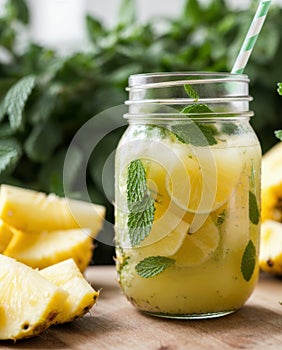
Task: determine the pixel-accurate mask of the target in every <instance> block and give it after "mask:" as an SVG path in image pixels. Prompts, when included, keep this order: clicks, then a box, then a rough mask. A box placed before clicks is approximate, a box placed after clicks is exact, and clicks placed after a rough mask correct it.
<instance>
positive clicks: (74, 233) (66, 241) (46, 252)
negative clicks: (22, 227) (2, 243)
mask: <svg viewBox="0 0 282 350" xmlns="http://www.w3.org/2000/svg"><path fill="white" fill-rule="evenodd" d="M92 252H93V242H92V237H91V235H90V231H88V230H86V229H85V230H82V229H74V230H65V231H52V232H47V231H44V232H40V233H29V234H26V233H23V232H21V231H16V230H14V235H13V238H12V239H11V241H10V243H9V244H8V246H7V248H6V249H5V250H4V252H3V254H4V255H7V256H10V257H12V258H15V259H17V260H18V261H21V262H23V263H25V264H27V265H29V266H31V267H33V268H39V269H43V268H45V267H47V266H50V265H53V264H56V263H58V262H60V261H63V260H66V259H69V258H73V259H74V260H75V262H76V264H77V265H78V267H79V269H80V270H81V271H84V270H85V268H86V267H87V266H88V264H89V262H90V260H91V258H92Z"/></svg>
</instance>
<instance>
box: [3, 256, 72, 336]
mask: <svg viewBox="0 0 282 350" xmlns="http://www.w3.org/2000/svg"><path fill="white" fill-rule="evenodd" d="M0 266H1V268H0V339H2V340H7V339H13V340H17V339H22V338H27V337H31V336H34V335H37V334H39V333H41V332H43V331H44V330H45V329H47V328H49V327H50V325H52V324H54V323H55V322H56V318H57V317H58V315H59V314H60V313H61V312H62V309H63V305H64V303H65V301H66V299H67V297H68V293H67V292H66V291H64V290H63V289H62V288H59V287H57V286H55V285H54V284H53V283H51V282H50V281H48V280H46V279H45V278H44V277H43V276H41V275H40V274H39V273H38V271H35V270H33V269H32V268H30V267H28V266H26V265H24V264H22V263H20V262H17V261H16V260H14V259H12V258H9V257H7V256H4V255H2V254H0Z"/></svg>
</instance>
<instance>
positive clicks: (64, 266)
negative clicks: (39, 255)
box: [39, 259, 99, 323]
mask: <svg viewBox="0 0 282 350" xmlns="http://www.w3.org/2000/svg"><path fill="white" fill-rule="evenodd" d="M39 273H40V274H41V275H42V276H43V277H45V278H46V279H48V280H49V281H51V282H52V283H54V284H55V285H57V286H58V287H61V288H62V289H64V290H65V291H67V292H68V293H69V296H68V298H67V300H66V302H65V304H64V308H63V311H62V312H61V313H60V315H58V317H57V319H56V323H65V322H71V321H73V320H74V319H76V318H78V317H82V316H84V315H85V314H86V313H87V312H88V311H89V310H90V309H91V308H92V306H93V305H94V304H95V303H96V300H97V299H98V297H99V292H96V291H95V290H94V289H93V288H92V287H91V285H90V284H89V283H88V282H87V281H86V279H85V278H84V276H83V275H82V273H81V272H80V270H79V268H78V267H77V265H76V264H75V262H74V260H73V259H67V260H65V261H62V262H60V263H58V264H55V265H52V266H49V267H47V268H45V269H43V270H40V271H39Z"/></svg>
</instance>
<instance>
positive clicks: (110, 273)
mask: <svg viewBox="0 0 282 350" xmlns="http://www.w3.org/2000/svg"><path fill="white" fill-rule="evenodd" d="M86 277H87V278H88V280H90V281H91V282H92V284H93V286H94V287H95V289H100V288H101V289H102V290H101V294H100V298H99V300H98V303H97V304H96V305H95V306H94V307H93V309H92V310H91V314H89V315H87V316H85V317H84V318H83V319H80V320H77V321H74V322H72V323H71V324H68V325H62V326H56V327H52V328H50V329H49V330H48V331H47V332H45V333H44V334H42V335H40V336H38V337H35V338H31V339H26V340H22V341H19V342H17V343H16V344H13V343H11V342H1V343H0V347H1V349H50V350H53V349H58V350H59V349H81V350H90V349H91V350H108V349H115V350H120V349H125V350H127V349H128V350H129V349H132V350H139V349H144V350H182V349H184V350H186V349H188V350H190V349H192V350H193V349H201V350H205V349H207V350H211V349H216V350H224V349H255V350H259V349H262V350H266V349H275V350H276V349H282V305H281V304H280V303H279V302H281V301H282V279H277V278H274V277H272V276H269V275H266V274H262V275H261V277H260V281H259V283H258V285H257V287H256V289H255V292H254V294H253V295H252V297H251V298H250V299H249V301H248V302H247V304H246V305H245V306H244V307H243V308H242V309H241V310H239V311H237V312H236V313H234V314H232V315H229V316H225V317H222V318H217V319H213V320H197V321H196V320H195V321H175V320H168V319H160V318H155V317H150V316H147V315H143V314H141V313H140V312H138V311H137V310H135V309H134V308H133V307H132V306H131V304H130V303H129V302H128V301H127V300H126V299H125V297H124V296H123V295H122V293H121V290H120V288H119V286H118V284H117V282H116V273H115V268H114V267H113V266H94V267H90V268H89V269H88V270H87V273H86Z"/></svg>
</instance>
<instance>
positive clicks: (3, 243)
mask: <svg viewBox="0 0 282 350" xmlns="http://www.w3.org/2000/svg"><path fill="white" fill-rule="evenodd" d="M12 237H13V233H12V231H11V229H10V227H9V225H7V224H5V222H4V221H2V220H0V253H2V252H3V251H4V250H5V249H6V247H7V245H8V244H9V242H10V240H11V239H12Z"/></svg>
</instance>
